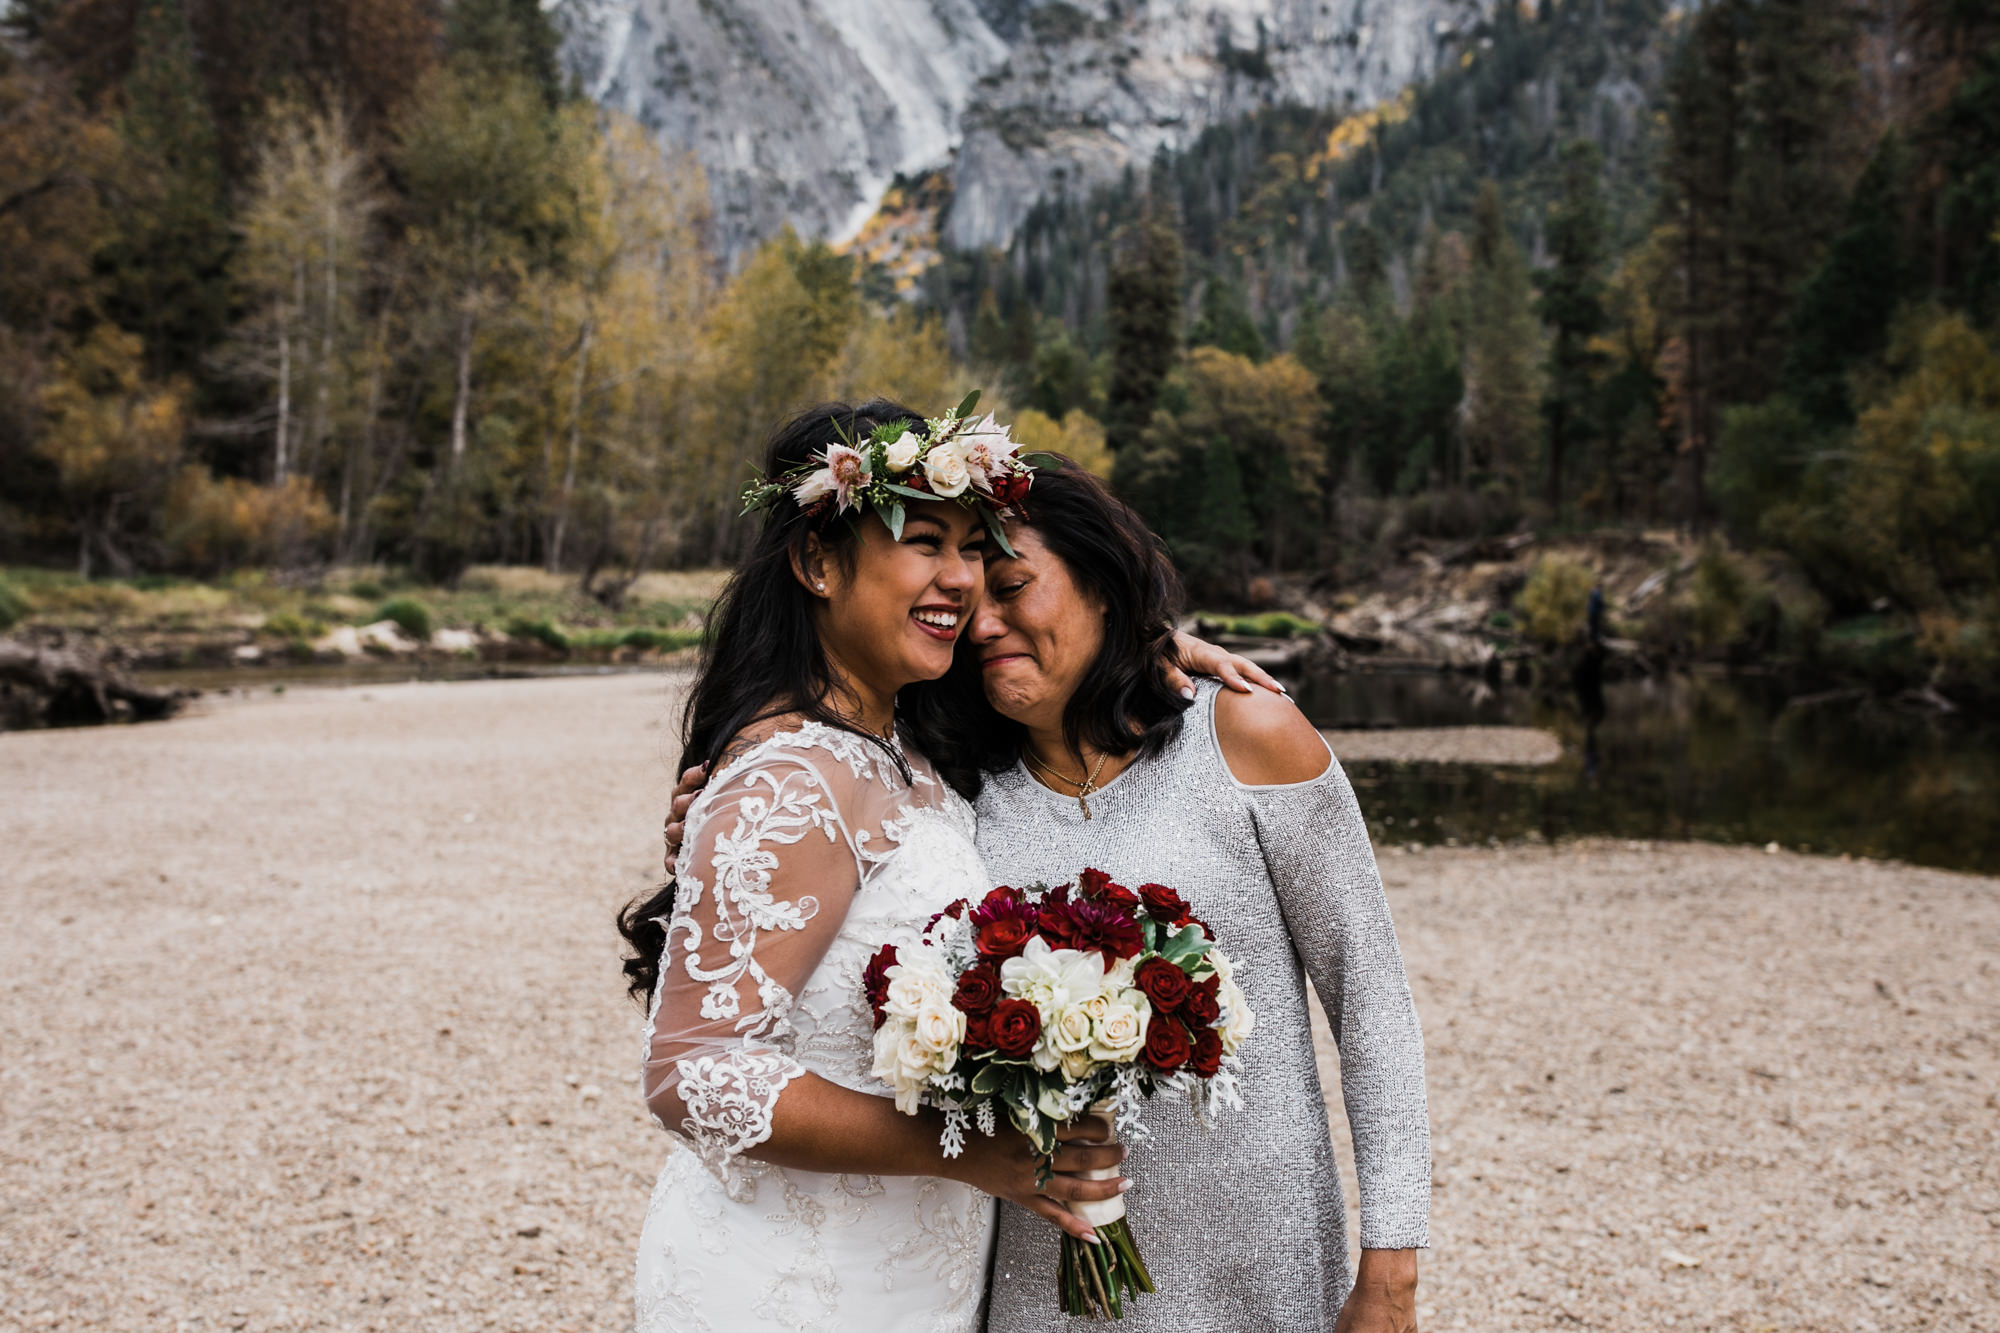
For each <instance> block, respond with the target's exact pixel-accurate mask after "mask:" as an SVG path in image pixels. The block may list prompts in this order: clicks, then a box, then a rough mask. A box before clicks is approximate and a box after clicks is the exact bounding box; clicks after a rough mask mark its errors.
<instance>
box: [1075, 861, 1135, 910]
mask: <svg viewBox="0 0 2000 1333" xmlns="http://www.w3.org/2000/svg"><path fill="white" fill-rule="evenodd" d="M1076 891H1077V895H1078V896H1079V897H1082V898H1088V899H1089V900H1090V901H1091V902H1094V903H1103V904H1105V905H1106V906H1109V907H1116V908H1118V909H1120V910H1121V911H1125V912H1130V911H1132V910H1133V909H1135V908H1137V907H1138V906H1139V895H1138V894H1136V893H1134V892H1132V890H1130V889H1128V888H1126V887H1125V886H1124V885H1123V884H1114V883H1112V882H1111V876H1109V875H1107V874H1105V873H1104V872H1103V871H1102V870H1086V871H1084V872H1083V873H1082V874H1081V875H1078V876H1077V877H1076Z"/></svg>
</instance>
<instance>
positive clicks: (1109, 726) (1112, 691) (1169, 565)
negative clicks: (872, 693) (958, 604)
mask: <svg viewBox="0 0 2000 1333" xmlns="http://www.w3.org/2000/svg"><path fill="white" fill-rule="evenodd" d="M1021 508H1022V510H1023V515H1024V521H1025V522H1026V523H1027V525H1028V526H1030V527H1032V528H1033V529H1034V530H1035V535H1036V536H1038V537H1040V538H1041V539H1042V544H1043V545H1044V546H1046V547H1047V548H1048V549H1049V552H1050V553H1051V554H1052V555H1054V556H1055V557H1056V558H1057V559H1059V560H1061V561H1062V562H1063V565H1064V566H1065V567H1066V568H1067V569H1068V571H1069V575H1070V577H1071V578H1072V579H1074V580H1075V581H1076V584H1077V586H1078V587H1079V588H1081V589H1083V590H1084V591H1085V592H1087V593H1089V594H1090V595H1091V596H1092V597H1093V598H1094V599H1095V600H1096V601H1097V602H1098V603H1099V604H1100V605H1101V606H1102V607H1103V608H1104V642H1103V645H1102V646H1101V647H1100V648H1099V649H1098V651H1097V659H1096V660H1095V661H1094V662H1092V663H1091V664H1090V667H1089V669H1088V670H1086V671H1085V672H1084V673H1083V679H1082V680H1081V681H1079V682H1078V683H1077V687H1076V693H1074V694H1072V695H1071V696H1070V700H1069V703H1068V704H1067V705H1066V706H1065V707H1064V709H1063V738H1064V739H1065V740H1066V741H1068V742H1069V745H1070V747H1071V748H1072V749H1076V750H1081V748H1082V747H1083V746H1084V745H1086V744H1087V745H1089V746H1090V747H1091V748H1092V749H1094V750H1096V751H1098V752H1099V753H1101V754H1112V755H1128V754H1131V753H1132V752H1133V751H1135V750H1136V751H1138V753H1139V755H1140V757H1141V758H1151V757H1152V756H1153V755H1155V754H1157V753H1159V751H1160V748H1161V747H1162V746H1164V745H1166V743H1167V742H1168V741H1170V740H1172V739H1173V738H1174V737H1176V736H1178V735H1179V734H1180V728H1181V714H1182V713H1184V712H1185V711H1186V710H1187V708H1188V701H1187V700H1186V699H1185V698H1183V697H1182V696H1181V695H1180V693H1179V692H1178V691H1176V690H1175V689H1173V687H1171V686H1170V685H1168V683H1167V674H1166V668H1167V664H1168V662H1170V661H1171V660H1172V659H1173V634H1174V621H1175V619H1176V617H1177V616H1178V615H1179V614H1180V611H1181V600H1182V599H1181V582H1180V576H1179V575H1177V574H1176V573H1175V572H1174V566H1173V561H1171V560H1170V559H1168V558H1167V553H1166V550H1165V548H1164V547H1162V546H1161V544H1160V540H1159V538H1157V537H1155V536H1154V535H1153V534H1152V531H1151V530H1150V529H1149V528H1147V526H1146V524H1145V521H1144V520H1143V519H1141V518H1140V517H1139V515H1138V514H1137V513H1136V512H1134V511H1133V509H1132V507H1131V506H1130V505H1128V504H1126V503H1125V502H1124V501H1123V500H1120V499H1118V497H1116V496H1114V495H1113V494H1111V492H1110V491H1109V490H1107V489H1106V488H1105V486H1104V483H1103V482H1101V481H1099V480H1098V479H1097V478H1096V477H1094V476H1092V475H1091V474H1090V473H1089V472H1087V471H1085V470H1084V469H1083V467H1082V466H1081V465H1080V464H1078V463H1076V462H1074V461H1072V460H1070V459H1067V458H1060V457H1058V458H1057V460H1056V462H1055V463H1054V464H1053V465H1050V466H1045V467H1042V468H1040V469H1038V470H1037V471H1036V473H1035V481H1034V486H1033V488H1032V489H1031V490H1029V492H1028V496H1027V499H1026V500H1025V501H1023V502H1022V505H1021ZM989 558H990V557H989ZM980 677H981V672H980V669H979V661H978V652H977V650H976V649H975V648H974V646H973V645H972V644H971V643H970V642H968V641H967V640H966V639H965V638H964V637H963V636H961V638H960V640H959V646H958V652H957V653H956V654H955V655H954V656H953V658H952V664H951V670H950V671H949V672H948V673H946V675H945V677H944V679H942V680H938V681H919V682H917V683H916V684H913V685H908V686H905V687H904V688H903V690H902V692H901V693H900V694H899V695H898V696H897V715H898V717H899V719H900V720H901V724H902V728H903V731H904V733H905V735H907V736H908V738H909V740H910V743H911V744H912V745H913V746H914V747H915V748H916V749H917V750H918V751H919V752H920V753H922V754H923V755H925V756H926V757H927V758H929V759H930V760H931V762H932V763H933V764H935V765H936V766H937V769H938V772H939V773H940V774H942V775H943V777H944V778H945V780H946V781H947V782H949V783H951V785H952V786H953V787H955V788H957V789H958V791H959V792H960V794H961V795H963V796H965V798H966V799H967V800H971V799H972V798H973V797H975V796H977V795H978V794H979V789H980V786H981V785H982V782H983V777H982V775H983V774H985V773H993V772H998V771H1000V770H1001V769H1005V768H1010V767H1012V766H1013V765H1014V764H1015V763H1016V762H1017V761H1018V760H1019V759H1020V757H1021V745H1022V742H1023V741H1024V740H1025V739H1026V737H1027V729H1026V728H1025V727H1023V726H1022V725H1021V724H1020V723H1018V722H1015V721H1014V720H1013V719H1011V718H1008V717H1005V716H1002V715H1001V714H1000V713H999V712H998V711H996V710H995V709H994V707H993V706H992V705H991V704H989V703H988V702H986V691H985V688H984V685H983V684H982V682H981V678H980Z"/></svg>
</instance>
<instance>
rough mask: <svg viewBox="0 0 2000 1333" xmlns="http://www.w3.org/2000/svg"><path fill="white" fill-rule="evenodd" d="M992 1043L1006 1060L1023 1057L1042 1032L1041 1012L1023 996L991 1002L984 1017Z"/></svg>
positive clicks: (1031, 1048)
mask: <svg viewBox="0 0 2000 1333" xmlns="http://www.w3.org/2000/svg"><path fill="white" fill-rule="evenodd" d="M987 1032H988V1034H989V1035H990V1037H991V1038H992V1041H993V1047H994V1049H995V1050H997V1051H999V1052H1000V1054H1002V1055H1004V1056H1006V1057H1007V1058H1008V1059H1009V1060H1025V1059H1026V1058H1027V1057H1028V1053H1029V1052H1030V1051H1032V1050H1034V1049H1035V1039H1036V1038H1037V1037H1039V1036H1041V1035H1042V1015H1041V1012H1040V1011H1039V1010H1037V1009H1036V1008H1035V1006H1034V1005H1033V1004H1031V1003H1030V1002H1029V1001H1027V1000H1019V999H1011V998H1010V999H1005V1000H1002V1001H1000V1003H998V1004H996V1005H994V1006H993V1013H992V1014H991V1015H990V1016H989V1017H988V1019H987Z"/></svg>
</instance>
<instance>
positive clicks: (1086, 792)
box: [1022, 745, 1111, 819]
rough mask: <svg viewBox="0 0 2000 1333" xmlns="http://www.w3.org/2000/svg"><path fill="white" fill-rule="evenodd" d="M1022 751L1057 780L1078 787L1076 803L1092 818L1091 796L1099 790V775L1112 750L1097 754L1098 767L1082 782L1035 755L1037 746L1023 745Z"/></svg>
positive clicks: (1032, 762)
mask: <svg viewBox="0 0 2000 1333" xmlns="http://www.w3.org/2000/svg"><path fill="white" fill-rule="evenodd" d="M1022 753H1023V754H1025V755H1026V756H1027V757H1028V762H1029V763H1031V764H1033V765H1034V766H1035V767H1036V768H1039V769H1041V770H1042V772H1044V773H1046V774H1048V775H1049V776H1050V777H1052V778H1054V779H1055V780H1056V781H1057V782H1061V783H1064V784H1066V785H1068V786H1071V787H1074V788H1076V803H1077V805H1078V806H1079V807H1080V808H1081V809H1082V810H1083V817H1084V818H1085V819H1089V818H1090V796H1091V793H1092V792H1095V791H1097V790H1099V788H1098V785H1097V775H1098V774H1099V773H1102V772H1103V771H1104V761H1105V760H1107V759H1109V758H1110V757H1111V752H1110V751H1108V750H1107V751H1105V752H1104V753H1103V754H1101V755H1099V756H1097V767H1096V768H1093V769H1091V770H1090V776H1089V777H1087V778H1085V779H1083V780H1082V781H1081V782H1079V781H1078V780H1077V779H1075V778H1073V777H1070V776H1069V775H1068V774H1067V773H1058V772H1056V771H1055V770H1054V769H1053V768H1050V767H1049V766H1048V765H1047V764H1045V763H1043V762H1042V761H1041V760H1040V759H1037V758H1036V757H1035V747H1034V746H1032V745H1027V746H1023V747H1022Z"/></svg>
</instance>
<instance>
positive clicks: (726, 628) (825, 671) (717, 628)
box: [618, 398, 923, 1004]
mask: <svg viewBox="0 0 2000 1333" xmlns="http://www.w3.org/2000/svg"><path fill="white" fill-rule="evenodd" d="M895 422H903V423H905V424H908V425H912V426H916V427H918V428H921V427H922V425H923V418H922V417H920V416H918V415H917V414H916V413H915V412H913V411H911V410H910V409H909V408H907V407H904V406H903V405H902V404H900V403H894V402H890V401H888V400H887V399H881V398H877V399H871V400H869V401H868V402H865V403H861V404H859V405H850V404H847V403H823V404H821V405H820V406H818V407H814V408H810V409H808V410H806V411H804V412H801V413H799V414H798V415H797V416H794V417H793V418H792V419H791V420H789V421H787V422H786V423H785V424H784V425H782V426H780V427H779V428H778V430H777V432H776V433H775V434H774V435H773V436H772V437H771V441H770V444H769V445H768V447H767V448H766V449H765V453H764V475H765V476H767V477H772V478H776V477H780V476H783V475H784V474H785V473H787V472H789V471H791V470H792V469H793V468H796V467H798V466H800V465H802V464H804V463H806V462H808V461H810V459H811V457H812V455H813V454H814V453H816V452H818V451H819V450H820V449H822V448H824V447H825V446H826V445H827V444H828V443H830V442H833V441H835V440H838V439H850V440H852V439H859V438H862V437H864V436H866V435H868V434H869V432H871V431H872V430H874V429H875V428H876V427H877V426H883V425H889V424H892V423H895ZM814 534H817V535H818V536H819V538H820V540H821V542H822V543H823V544H824V546H825V548H826V550H827V552H828V553H829V555H831V556H832V557H833V558H834V559H836V560H848V559H852V557H853V543H854V541H855V540H856V537H855V528H854V527H853V525H851V524H848V523H846V522H842V521H840V520H838V519H829V516H828V515H827V514H826V512H825V510H824V507H823V506H822V507H821V508H820V509H818V510H816V511H814V512H811V513H809V512H807V511H806V510H803V509H801V508H799V506H798V504H797V503H796V502H795V501H794V500H793V499H792V496H791V494H790V493H789V492H787V493H785V494H784V495H782V496H781V497H779V499H778V501H777V503H776V504H775V505H774V506H773V507H772V509H771V510H770V512H769V513H768V514H767V515H766V517H765V519H764V528H763V531H761V532H760V533H758V534H757V539H756V541H755V543H753V544H752V546H751V548H750V552H749V554H748V555H746V556H744V558H743V560H742V561H741V562H740V563H739V564H738V565H737V567H736V572H735V573H734V574H732V575H731V576H730V579H729V583H728V585H727V586H726V587H725V588H724V589H723V590H722V595H721V596H720V597H718V598H717V599H716V602H715V606H714V608H713V609H712V610H711V611H710V612H709V620H708V633H707V635H706V636H705V638H704V639H703V641H702V648H701V666H700V669H699V672H698V674H697V675H696V677H695V682H694V688H693V690H692V691H690V693H689V695H688V701H687V707H686V711H685V712H684V713H683V715H682V719H681V747H682V748H681V758H680V763H679V764H678V765H677V766H676V767H675V769H674V771H675V773H681V772H684V771H686V770H687V769H690V768H693V767H694V766H695V765H697V764H714V763H716V762H717V761H718V760H720V759H721V758H722V756H723V754H724V752H725V751H726V750H727V749H728V748H729V745H730V743H731V742H732V741H734V740H735V739H736V738H737V737H738V736H739V735H740V734H742V732H743V731H744V730H745V729H747V728H750V727H754V726H756V725H757V724H758V723H759V722H763V721H766V720H768V719H770V718H773V717H779V716H782V715H784V714H787V713H798V714H801V715H803V716H805V717H807V718H810V719H812V720H813V721H815V722H821V723H824V724H825V725H827V726H829V727H839V728H840V729H841V730H843V731H851V732H853V733H854V734H855V735H857V736H861V737H864V738H866V739H867V740H869V741H871V742H873V743H874V744H876V745H879V746H881V747H882V749H883V750H884V751H885V752H886V753H887V754H888V755H889V756H890V758H891V759H893V760H894V761H895V763H896V765H897V767H898V768H899V769H900V770H901V771H902V773H903V774H904V777H905V778H906V779H907V778H908V776H909V768H908V766H907V764H905V763H904V760H903V757H902V755H900V754H898V753H897V751H896V748H895V747H894V746H893V745H891V744H890V743H889V742H888V741H886V740H884V739H883V738H882V737H880V736H877V735H875V734H873V733H872V732H869V731H868V730H866V729H865V728H861V727H856V726H854V725H853V724H852V723H850V722H848V721H846V720H844V719H843V718H842V717H841V716H840V715H839V714H838V713H836V712H835V711H834V710H833V708H832V707H830V706H829V697H828V696H829V695H830V694H831V693H832V692H833V690H834V688H835V684H836V682H835V680H834V676H833V673H832V671H831V669H830V668H829V666H828V664H827V657H826V649H825V648H824V647H823V646H822V645H821V643H820V639H819V633H818V631H817V630H816V629H815V628H814V626H813V598H812V595H811V594H810V593H808V592H807V591H806V589H805V588H804V587H803V586H802V585H801V584H800V583H799V581H798V578H797V577H796V576H795V575H794V573H793V571H792V560H793V557H794V555H797V556H800V557H803V556H804V554H805V551H806V541H807V538H808V537H810V536H812V535H814ZM673 910H674V881H673V880H668V881H667V882H666V883H665V884H664V885H662V886H661V887H660V888H659V890H658V891H657V892H655V893H653V894H652V895H651V896H650V897H647V898H635V899H634V900H633V901H632V902H630V903H628V904H626V906H625V909H624V910H623V911H622V912H620V913H619V914H618V931H619V933H620V934H621V935H623V936H624V937H625V941H626V943H627V944H629V945H631V946H632V949H633V955H632V956H631V957H628V958H626V959H625V978H626V984H627V988H628V989H629V990H630V991H631V993H632V995H633V997H634V998H635V999H637V1000H638V1001H639V1002H640V1003H642V1004H643V1003H645V1002H646V1001H647V1000H648V998H649V997H650V996H651V994H652V991H653V987H654V985H655V983H656V982H657V981H658V979H659V971H660V957H661V954H662V953H663V952H664V950H665V947H666V922H667V919H668V918H669V917H670V916H672V915H673Z"/></svg>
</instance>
